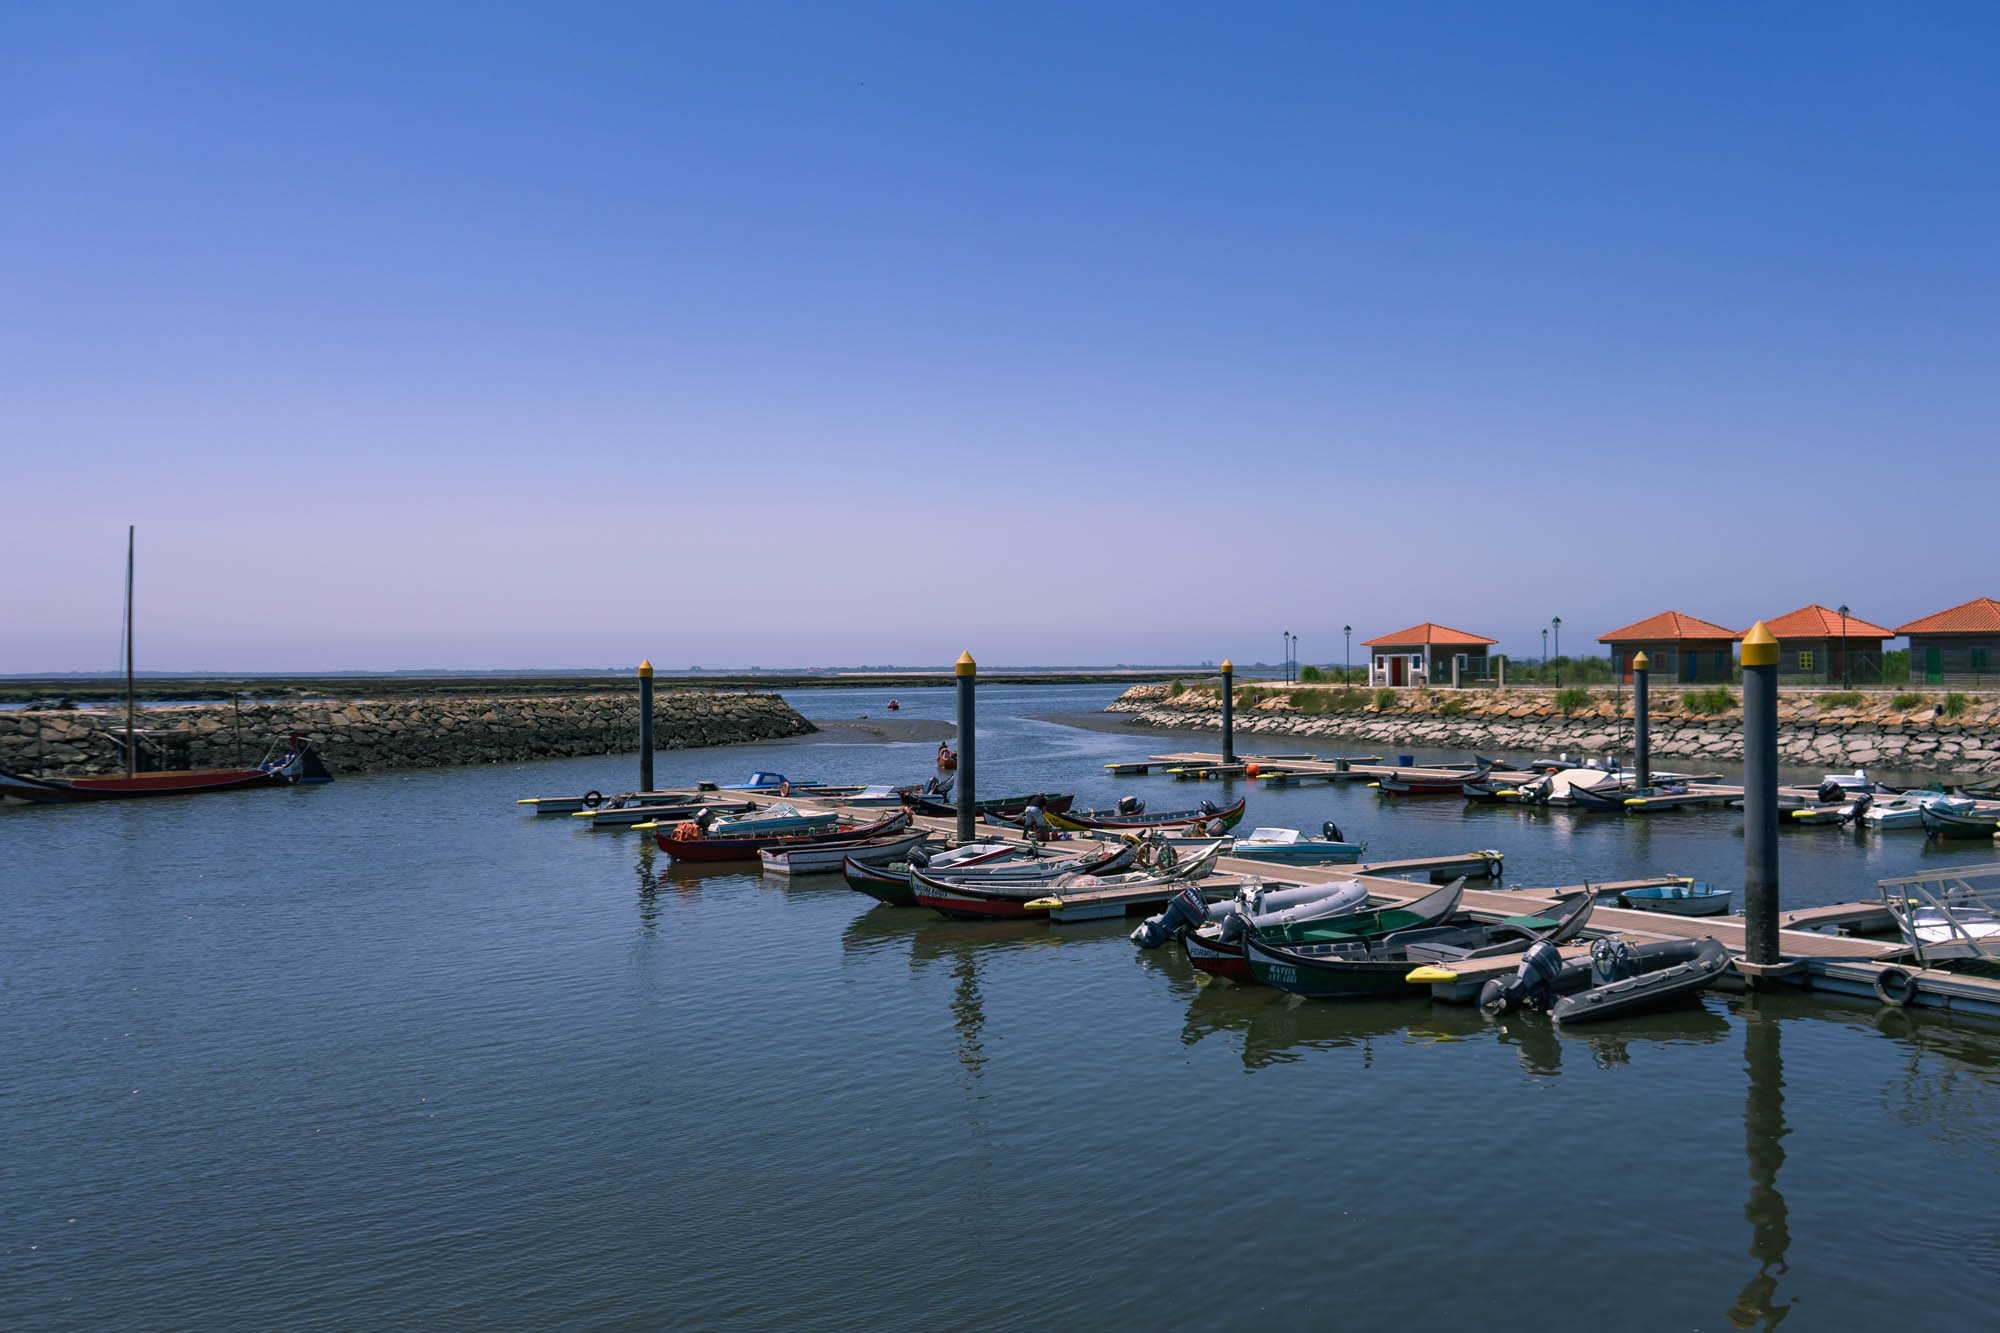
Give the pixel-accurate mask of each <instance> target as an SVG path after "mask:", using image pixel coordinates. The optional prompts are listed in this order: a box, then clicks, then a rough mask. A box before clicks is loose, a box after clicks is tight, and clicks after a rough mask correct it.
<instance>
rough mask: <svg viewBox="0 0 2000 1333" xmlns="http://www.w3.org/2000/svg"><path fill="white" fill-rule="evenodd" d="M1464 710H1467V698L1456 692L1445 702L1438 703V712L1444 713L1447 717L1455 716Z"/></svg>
mask: <svg viewBox="0 0 2000 1333" xmlns="http://www.w3.org/2000/svg"><path fill="white" fill-rule="evenodd" d="M1464 711H1465V699H1464V698H1463V697H1462V696H1460V695H1456V694H1454V695H1452V696H1451V698H1449V699H1446V700H1445V701H1444V702H1443V703H1441V704H1439V705H1438V712H1440V713H1442V714H1443V715H1444V716H1446V717H1454V716H1456V715H1458V714H1459V713H1463V712H1464Z"/></svg>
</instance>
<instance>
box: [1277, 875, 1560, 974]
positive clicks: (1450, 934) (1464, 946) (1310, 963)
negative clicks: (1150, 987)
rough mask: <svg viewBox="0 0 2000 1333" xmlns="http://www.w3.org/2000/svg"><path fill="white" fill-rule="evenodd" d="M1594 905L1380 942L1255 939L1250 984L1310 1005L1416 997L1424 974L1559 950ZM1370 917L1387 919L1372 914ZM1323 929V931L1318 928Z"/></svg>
mask: <svg viewBox="0 0 2000 1333" xmlns="http://www.w3.org/2000/svg"><path fill="white" fill-rule="evenodd" d="M1596 901H1597V897H1596V895H1595V894H1593V893H1588V892H1586V893H1577V894H1572V895H1570V897H1568V898H1566V899H1564V900H1563V901H1562V902H1560V903H1558V904H1557V905H1556V906H1555V907H1554V908H1552V909H1550V912H1549V914H1547V915H1535V916H1511V917H1508V918H1506V919H1505V920H1502V921H1497V922H1494V923H1492V924H1485V923H1473V924H1468V925H1444V926H1423V927H1417V928H1415V929H1403V930H1394V931H1390V932H1388V933H1386V934H1376V935H1365V936H1364V935H1349V936H1348V937H1346V938H1344V939H1341V938H1336V939H1327V940H1320V941H1316V942H1313V943H1303V944H1289V945H1288V944H1276V943H1273V942H1271V941H1270V940H1268V939H1266V938H1264V937H1263V936H1262V935H1252V936H1250V937H1249V938H1247V939H1245V940H1244V942H1243V947H1244V955H1245V959H1246V961H1247V962H1248V964H1249V967H1250V979H1251V980H1252V981H1260V982H1262V983H1264V984H1265V985H1267V986H1275V987H1277V988H1278V989H1279V990H1286V991H1290V992H1292V993H1293V994H1294V995H1306V996H1312V997H1314V998H1317V999H1359V998H1365V997H1369V996H1378V997H1386V996H1402V995H1412V994H1416V993H1418V992H1420V991H1422V990H1424V989H1427V988H1428V987H1429V986H1430V984H1431V983H1430V981H1429V980H1426V979H1419V980H1418V981H1414V982H1413V981H1411V980H1410V977H1411V974H1412V973H1413V972H1415V971H1417V970H1418V969H1421V968H1425V967H1426V966H1431V967H1435V966H1438V965H1440V964H1442V965H1446V966H1449V965H1450V964H1451V963H1454V962H1459V961H1462V960H1464V959H1469V958H1491V957H1497V956H1501V955H1505V954H1517V953H1523V952H1525V951H1526V950H1527V948H1528V946H1529V945H1531V944H1533V943H1535V942H1536V941H1537V940H1547V941H1549V942H1550V943H1551V944H1561V943H1562V942H1563V941H1565V940H1567V939H1570V938H1572V937H1573V936H1575V934H1576V933H1577V932H1578V931H1580V930H1582V929H1583V925H1584V922H1586V921H1588V920H1589V919H1590V913H1591V909H1592V907H1593V906H1594V905H1595V904H1596ZM1375 915H1387V914H1386V913H1378V914H1375ZM1319 928H1320V929H1324V925H1322V926H1320V927H1319Z"/></svg>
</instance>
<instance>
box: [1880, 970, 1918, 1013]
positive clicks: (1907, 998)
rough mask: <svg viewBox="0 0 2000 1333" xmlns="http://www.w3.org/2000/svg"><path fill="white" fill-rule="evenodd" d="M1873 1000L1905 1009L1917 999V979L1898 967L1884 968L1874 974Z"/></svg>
mask: <svg viewBox="0 0 2000 1333" xmlns="http://www.w3.org/2000/svg"><path fill="white" fill-rule="evenodd" d="M1875 998H1876V999H1878V1000H1880V1001H1881V1002H1882V1003H1884V1004H1893V1005H1895V1006H1896V1007H1897V1008H1898V1009H1902V1008H1906V1007H1908V1005H1909V1004H1910V1002H1911V1001H1912V1000H1914V999H1916V998H1917V979H1916V978H1915V977H1913V976H1911V975H1910V974H1909V973H1908V972H1905V971H1904V970H1903V969H1902V968H1900V967H1885V968H1883V969H1882V970H1881V971H1880V972H1877V973H1876V974H1875Z"/></svg>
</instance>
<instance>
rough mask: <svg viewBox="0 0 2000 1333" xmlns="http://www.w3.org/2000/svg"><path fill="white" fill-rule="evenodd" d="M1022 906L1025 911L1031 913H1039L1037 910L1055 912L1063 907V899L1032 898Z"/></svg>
mask: <svg viewBox="0 0 2000 1333" xmlns="http://www.w3.org/2000/svg"><path fill="white" fill-rule="evenodd" d="M1021 906H1022V907H1023V908H1025V909H1027V910H1029V911H1037V910H1039V911H1053V910H1054V909H1055V908H1058V907H1061V906H1062V899H1060V898H1030V899H1029V900H1028V901H1027V902H1024V903H1022V904H1021Z"/></svg>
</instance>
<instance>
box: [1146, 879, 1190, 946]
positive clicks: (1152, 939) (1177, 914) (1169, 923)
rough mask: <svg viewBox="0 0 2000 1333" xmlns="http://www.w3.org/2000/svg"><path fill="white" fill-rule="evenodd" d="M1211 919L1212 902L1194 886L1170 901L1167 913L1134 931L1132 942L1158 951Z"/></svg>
mask: <svg viewBox="0 0 2000 1333" xmlns="http://www.w3.org/2000/svg"><path fill="white" fill-rule="evenodd" d="M1207 920H1208V900H1207V899H1205V898H1203V897H1202V896H1201V894H1199V893H1198V892H1196V891H1195V890H1194V889H1193V888H1192V887H1189V888H1185V889H1182V890H1181V891H1180V892H1179V893H1176V894H1175V895H1174V896H1173V897H1172V898H1170V899H1168V900H1167V910H1166V911H1164V912H1162V913H1160V914H1159V915H1158V916H1149V917H1147V918H1146V919H1145V920H1144V921H1142V922H1140V923H1139V928H1138V929H1137V930H1135V931H1133V932H1132V943H1134V944H1136V945H1138V946H1139V947H1140V948H1141V949H1157V948H1159V947H1160V946H1161V945H1162V944H1165V943H1166V942H1167V941H1168V940H1170V939H1172V938H1173V937H1174V936H1176V935H1178V934H1180V933H1181V932H1182V931H1184V930H1194V929H1195V928H1196V927H1198V926H1200V925H1201V924H1202V923H1203V922H1204V921H1207Z"/></svg>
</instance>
